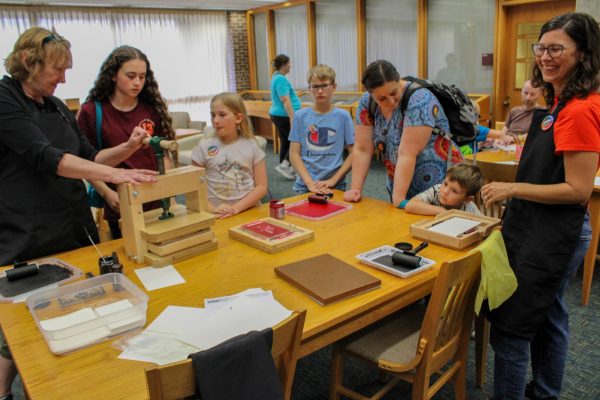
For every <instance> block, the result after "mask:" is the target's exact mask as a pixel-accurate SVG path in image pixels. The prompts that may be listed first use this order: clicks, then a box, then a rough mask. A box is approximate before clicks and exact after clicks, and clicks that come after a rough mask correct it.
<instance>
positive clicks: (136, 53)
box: [86, 46, 175, 140]
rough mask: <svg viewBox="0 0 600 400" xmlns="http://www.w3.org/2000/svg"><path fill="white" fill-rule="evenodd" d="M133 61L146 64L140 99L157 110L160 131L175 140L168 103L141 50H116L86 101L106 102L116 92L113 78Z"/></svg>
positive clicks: (105, 64) (127, 48) (128, 48)
mask: <svg viewBox="0 0 600 400" xmlns="http://www.w3.org/2000/svg"><path fill="white" fill-rule="evenodd" d="M131 60H142V61H144V62H145V63H146V81H145V82H144V87H143V88H142V91H141V92H140V94H139V95H138V98H139V99H140V100H141V101H142V102H144V103H145V104H147V105H149V106H150V107H152V109H154V110H156V112H157V113H158V116H159V117H160V128H161V129H160V130H161V132H162V133H163V135H165V136H166V137H167V138H168V139H171V140H175V131H174V130H173V121H172V119H171V116H170V114H169V109H168V107H167V102H166V101H165V99H163V97H162V96H161V95H160V91H159V90H158V83H157V82H156V79H155V78H154V72H153V71H152V68H150V61H148V57H146V55H145V54H144V53H142V51H140V50H139V49H136V48H135V47H132V46H121V47H117V48H116V49H114V50H113V51H112V52H111V53H110V54H109V55H108V57H106V60H104V62H103V63H102V66H100V72H99V73H98V77H97V78H96V81H95V82H94V87H92V89H90V93H89V94H88V97H87V99H86V101H104V100H107V99H108V98H109V97H110V95H111V94H112V93H113V92H114V90H115V82H114V81H113V78H114V77H115V76H117V73H118V72H119V69H121V66H122V65H123V64H125V63H126V62H128V61H131Z"/></svg>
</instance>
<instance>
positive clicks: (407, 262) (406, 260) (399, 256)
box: [392, 242, 429, 269]
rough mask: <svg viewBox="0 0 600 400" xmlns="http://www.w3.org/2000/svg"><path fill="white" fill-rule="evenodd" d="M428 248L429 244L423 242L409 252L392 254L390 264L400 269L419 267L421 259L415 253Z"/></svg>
mask: <svg viewBox="0 0 600 400" xmlns="http://www.w3.org/2000/svg"><path fill="white" fill-rule="evenodd" d="M427 246H429V243H427V242H423V243H421V244H420V245H418V246H417V247H415V248H414V249H413V250H411V251H402V250H400V251H397V252H395V253H394V254H392V262H393V263H394V264H395V265H399V266H401V267H405V268H410V269H415V268H419V267H420V266H421V257H420V256H418V255H417V253H418V252H419V251H421V250H423V249H424V248H425V247H427Z"/></svg>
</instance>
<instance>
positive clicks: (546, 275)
mask: <svg viewBox="0 0 600 400" xmlns="http://www.w3.org/2000/svg"><path fill="white" fill-rule="evenodd" d="M563 108H564V104H559V105H558V107H556V110H554V112H552V113H549V112H548V111H547V110H536V111H535V112H534V114H533V119H532V122H531V126H530V128H529V133H528V135H527V140H526V141H525V147H524V149H523V154H522V155H521V160H520V162H519V168H518V170H517V176H516V181H517V182H528V183H532V184H540V185H548V184H555V183H562V182H564V181H565V168H564V163H563V157H562V155H560V156H557V155H556V154H555V146H554V124H555V123H556V120H557V119H558V118H560V114H559V113H560V111H561V110H562V109H563ZM542 126H544V127H545V128H546V130H544V129H543V128H542ZM585 212H586V209H585V208H584V207H583V206H580V205H573V204H569V205H555V204H552V205H550V204H541V203H536V202H532V201H527V200H521V199H516V198H513V199H511V200H510V202H509V204H508V206H507V209H506V214H505V219H504V222H503V224H502V236H503V238H504V242H505V243H506V250H507V253H508V259H509V262H510V265H511V267H512V269H513V270H514V272H515V275H516V277H517V282H518V288H517V290H516V292H515V293H514V294H513V295H512V297H510V298H509V299H508V300H507V301H506V302H505V303H504V304H502V305H501V306H500V307H499V308H497V309H496V310H494V311H492V312H491V313H490V314H489V317H490V321H491V322H492V323H493V324H494V326H495V327H496V328H498V329H500V330H502V331H505V332H507V333H513V334H516V335H518V336H521V337H525V338H530V339H531V338H533V336H534V335H535V333H536V332H537V330H538V328H539V326H540V325H541V323H542V322H543V321H544V320H545V318H546V314H547V311H548V308H549V307H550V305H551V304H552V302H553V301H554V298H555V296H556V292H557V291H558V288H559V286H560V283H561V281H562V279H563V277H564V275H565V270H566V268H567V264H568V262H569V261H570V259H571V257H572V255H573V252H574V251H575V248H576V246H577V243H578V241H579V237H580V234H581V227H582V225H583V219H584V216H585Z"/></svg>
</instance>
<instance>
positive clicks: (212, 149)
mask: <svg viewBox="0 0 600 400" xmlns="http://www.w3.org/2000/svg"><path fill="white" fill-rule="evenodd" d="M207 153H208V155H209V156H210V157H214V156H216V155H217V154H219V148H218V147H217V146H215V145H212V146H208V150H207Z"/></svg>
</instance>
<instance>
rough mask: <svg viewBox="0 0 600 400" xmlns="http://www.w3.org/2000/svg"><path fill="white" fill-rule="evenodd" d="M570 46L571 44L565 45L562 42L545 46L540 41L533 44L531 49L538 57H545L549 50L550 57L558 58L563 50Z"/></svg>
mask: <svg viewBox="0 0 600 400" xmlns="http://www.w3.org/2000/svg"><path fill="white" fill-rule="evenodd" d="M568 48H569V46H563V45H562V44H551V45H550V46H548V47H544V46H542V45H541V44H539V43H534V44H532V45H531V50H532V51H533V54H534V55H535V56H536V57H543V56H544V53H545V52H546V50H547V51H548V55H549V56H550V58H558V57H560V56H561V55H562V53H563V51H564V50H565V49H568Z"/></svg>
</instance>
